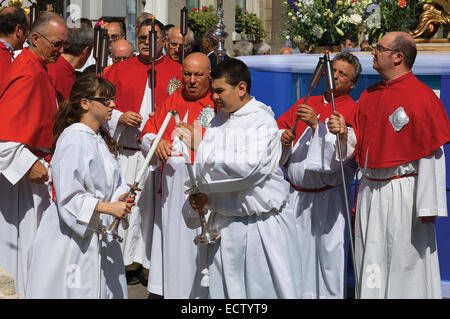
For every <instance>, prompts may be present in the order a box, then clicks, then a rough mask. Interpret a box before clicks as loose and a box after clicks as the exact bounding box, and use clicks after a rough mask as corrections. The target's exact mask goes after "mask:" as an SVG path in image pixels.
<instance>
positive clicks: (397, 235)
mask: <svg viewBox="0 0 450 319" xmlns="http://www.w3.org/2000/svg"><path fill="white" fill-rule="evenodd" d="M372 55H373V68H374V69H375V70H376V71H377V72H378V73H379V74H380V75H381V76H382V78H383V80H382V81H380V82H377V83H375V84H373V85H372V86H370V87H369V88H368V89H367V90H365V91H364V92H363V93H362V94H361V97H360V99H359V102H358V106H357V108H356V112H355V125H356V126H355V131H356V138H357V144H356V149H355V158H356V160H357V162H358V164H359V167H360V169H361V171H362V173H363V176H362V178H361V183H360V185H359V187H358V198H357V203H356V226H355V255H356V264H357V273H358V277H359V293H360V297H361V298H371V299H372V298H414V299H422V298H438V299H441V298H442V293H441V281H440V273H439V260H438V252H437V246H436V236H435V229H434V220H435V218H436V217H444V216H447V204H446V183H445V156H444V151H443V147H442V146H443V145H444V144H446V143H448V142H449V141H450V130H449V129H450V125H449V120H448V116H447V114H446V112H445V109H444V107H443V105H442V102H441V101H440V100H439V98H438V97H437V96H436V94H435V93H434V92H433V91H432V90H431V89H430V88H429V87H427V86H426V85H425V84H423V83H422V82H420V81H419V80H418V79H417V78H416V77H415V76H414V74H413V73H412V71H411V68H412V66H413V64H414V61H415V58H416V55H417V49H416V44H415V42H414V39H413V38H412V37H411V36H410V35H408V34H407V33H404V32H391V33H388V34H386V35H385V36H383V37H382V38H381V39H380V41H378V43H377V46H376V48H375V49H374V50H373V51H372ZM335 116H336V117H335V118H334V119H330V121H329V126H330V130H335V131H336V132H337V131H338V130H340V125H339V123H340V122H342V119H341V121H338V120H339V119H340V118H341V117H342V115H339V114H335Z"/></svg>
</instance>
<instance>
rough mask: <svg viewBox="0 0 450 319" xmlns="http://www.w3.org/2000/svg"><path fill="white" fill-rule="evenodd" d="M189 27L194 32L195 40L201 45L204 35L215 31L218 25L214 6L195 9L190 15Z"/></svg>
mask: <svg viewBox="0 0 450 319" xmlns="http://www.w3.org/2000/svg"><path fill="white" fill-rule="evenodd" d="M188 20H189V22H188V26H189V28H190V29H191V30H192V31H193V32H194V35H195V38H196V39H197V41H198V42H199V43H201V39H202V37H203V34H204V33H205V32H206V31H207V30H210V29H213V28H214V27H215V25H216V24H217V22H218V21H217V17H216V9H215V8H214V6H212V5H210V6H209V7H202V8H201V9H200V10H198V9H196V8H194V9H192V10H191V11H189V13H188Z"/></svg>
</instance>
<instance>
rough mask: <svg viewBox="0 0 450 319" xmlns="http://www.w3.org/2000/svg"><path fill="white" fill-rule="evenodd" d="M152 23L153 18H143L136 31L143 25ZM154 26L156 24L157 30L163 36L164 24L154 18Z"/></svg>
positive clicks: (164, 34) (164, 32) (164, 31)
mask: <svg viewBox="0 0 450 319" xmlns="http://www.w3.org/2000/svg"><path fill="white" fill-rule="evenodd" d="M152 23H153V19H145V20H144V21H142V23H141V24H140V25H139V27H138V32H137V33H139V31H141V28H142V27H143V26H148V25H152ZM155 26H158V28H159V32H160V33H161V36H162V37H165V36H166V28H165V27H164V24H162V22H161V21H159V20H157V19H155Z"/></svg>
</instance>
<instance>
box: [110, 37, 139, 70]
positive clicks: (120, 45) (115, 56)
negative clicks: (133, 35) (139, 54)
mask: <svg viewBox="0 0 450 319" xmlns="http://www.w3.org/2000/svg"><path fill="white" fill-rule="evenodd" d="M132 57H134V48H133V45H132V44H131V42H130V41H128V40H125V39H122V40H117V41H116V42H114V43H113V45H112V49H111V58H112V61H113V64H116V63H119V62H122V61H125V60H128V59H131V58H132Z"/></svg>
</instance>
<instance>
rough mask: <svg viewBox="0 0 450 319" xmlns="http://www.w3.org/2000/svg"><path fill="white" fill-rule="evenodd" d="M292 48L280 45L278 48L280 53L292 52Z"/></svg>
mask: <svg viewBox="0 0 450 319" xmlns="http://www.w3.org/2000/svg"><path fill="white" fill-rule="evenodd" d="M293 53H294V50H292V48H290V47H282V48H281V50H280V54H293Z"/></svg>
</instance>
